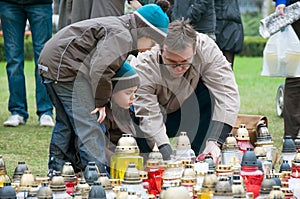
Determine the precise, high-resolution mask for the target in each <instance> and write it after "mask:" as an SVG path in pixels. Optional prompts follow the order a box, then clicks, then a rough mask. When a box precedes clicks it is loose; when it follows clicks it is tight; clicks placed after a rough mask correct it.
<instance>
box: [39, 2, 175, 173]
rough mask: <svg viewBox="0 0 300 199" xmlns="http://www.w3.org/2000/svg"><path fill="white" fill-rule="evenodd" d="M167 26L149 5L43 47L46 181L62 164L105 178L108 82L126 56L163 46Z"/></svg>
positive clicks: (61, 34) (72, 30)
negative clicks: (50, 123)
mask: <svg viewBox="0 0 300 199" xmlns="http://www.w3.org/2000/svg"><path fill="white" fill-rule="evenodd" d="M168 25H169V18H168V16H167V15H166V13H164V12H163V10H162V9H161V7H160V6H158V5H155V4H148V5H145V6H143V7H141V8H139V9H138V10H136V11H135V12H134V13H133V14H127V15H123V16H120V17H112V16H110V17H99V18H93V19H88V20H84V21H80V22H76V23H73V24H71V25H69V26H66V27H65V28H63V29H61V30H60V31H58V32H57V33H56V34H55V35H54V36H53V37H52V38H51V39H50V40H49V41H48V42H47V43H46V45H45V47H44V49H43V50H42V53H41V56H40V59H39V67H40V74H41V76H42V78H43V79H44V84H45V85H46V88H47V90H48V92H49V94H50V97H51V100H52V102H53V104H54V106H55V108H56V123H55V126H54V128H53V131H52V138H51V141H50V155H49V162H48V168H49V175H51V173H52V172H53V171H54V170H55V171H61V169H62V166H63V164H64V163H65V162H66V161H68V162H71V163H72V165H73V167H74V170H75V171H76V172H79V171H81V170H83V169H84V168H85V167H86V166H87V164H88V162H90V161H93V162H95V163H96V165H97V166H98V167H99V170H100V171H102V172H106V170H105V167H106V163H107V161H106V156H105V145H106V144H105V134H104V133H105V129H104V126H103V124H102V122H103V120H104V119H105V116H106V113H105V110H106V108H105V107H106V106H107V105H108V104H109V102H110V98H111V96H112V88H113V84H112V78H113V76H114V75H115V74H116V73H117V72H118V71H119V70H120V68H121V66H122V65H123V64H124V62H125V60H126V59H127V57H128V55H129V54H132V52H134V51H137V50H139V49H140V48H146V47H145V45H144V44H145V43H148V44H149V45H151V46H152V45H153V44H154V43H160V42H162V41H163V39H164V38H165V35H166V32H167V29H168ZM148 40H149V42H148ZM146 41H147V42H146ZM141 46H142V47H141ZM151 46H149V47H151ZM100 124H101V125H100ZM75 138H77V142H76V144H74V143H75V141H74V139H75ZM74 145H75V146H74ZM77 152H78V153H77Z"/></svg>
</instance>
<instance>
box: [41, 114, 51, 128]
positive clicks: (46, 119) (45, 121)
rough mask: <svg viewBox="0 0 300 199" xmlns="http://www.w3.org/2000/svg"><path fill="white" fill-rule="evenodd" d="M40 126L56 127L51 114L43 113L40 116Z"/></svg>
mask: <svg viewBox="0 0 300 199" xmlns="http://www.w3.org/2000/svg"><path fill="white" fill-rule="evenodd" d="M40 126H44V127H54V123H53V120H52V117H51V116H50V115H46V114H44V115H42V116H41V118H40Z"/></svg>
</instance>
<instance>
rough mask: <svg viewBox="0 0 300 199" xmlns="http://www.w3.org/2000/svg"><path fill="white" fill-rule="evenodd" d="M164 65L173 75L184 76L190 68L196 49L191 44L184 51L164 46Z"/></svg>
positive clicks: (176, 76)
mask: <svg viewBox="0 0 300 199" xmlns="http://www.w3.org/2000/svg"><path fill="white" fill-rule="evenodd" d="M161 56H162V61H163V63H162V64H161V65H162V66H163V67H167V69H168V71H169V73H170V74H171V75H172V77H175V78H178V77H182V76H183V75H184V73H185V72H186V71H187V70H188V69H189V68H190V66H191V63H192V61H193V57H194V51H193V48H192V47H191V46H187V47H186V48H185V49H184V50H183V51H180V52H179V51H172V50H168V47H167V46H164V48H163V51H162V54H161Z"/></svg>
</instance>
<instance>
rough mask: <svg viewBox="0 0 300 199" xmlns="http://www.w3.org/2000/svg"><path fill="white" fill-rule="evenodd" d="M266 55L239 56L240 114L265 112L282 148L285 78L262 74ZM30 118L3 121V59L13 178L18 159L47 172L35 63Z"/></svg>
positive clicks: (2, 145) (1, 140)
mask: <svg viewBox="0 0 300 199" xmlns="http://www.w3.org/2000/svg"><path fill="white" fill-rule="evenodd" d="M261 68H262V58H247V57H243V58H241V57H237V58H236V60H235V65H234V73H235V76H236V80H237V83H238V86H239V92H240V95H241V109H240V113H244V114H255V115H257V114H259V115H265V116H267V118H268V121H269V131H270V134H271V136H272V137H273V140H274V141H275V145H276V146H277V147H278V148H279V149H281V145H282V135H283V119H282V118H279V117H277V115H276V111H275V96H276V91H277V88H278V86H279V85H280V84H281V83H283V82H284V79H283V78H271V77H262V76H260V72H261ZM25 73H26V85H27V99H28V109H29V114H30V116H29V119H28V122H27V124H26V125H23V126H19V127H16V128H5V127H3V125H2V123H3V122H4V121H5V120H6V119H7V117H8V116H9V115H10V113H9V112H8V110H7V104H8V84H7V77H6V70H5V62H0V81H1V84H0V106H1V108H0V154H1V155H2V156H3V159H4V161H5V163H6V168H7V171H8V175H9V176H10V177H12V175H13V172H14V169H15V167H16V166H17V163H18V161H25V162H26V164H27V166H28V167H29V169H30V170H31V171H32V173H33V174H35V175H45V174H46V173H47V163H48V147H49V141H50V138H51V129H50V128H42V127H39V123H38V117H37V116H36V114H35V110H36V108H35V98H34V96H35V94H34V91H35V88H34V75H33V63H32V62H26V63H25Z"/></svg>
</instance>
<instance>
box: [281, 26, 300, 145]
mask: <svg viewBox="0 0 300 199" xmlns="http://www.w3.org/2000/svg"><path fill="white" fill-rule="evenodd" d="M292 27H293V28H294V30H295V32H296V34H297V36H298V38H300V20H298V21H296V22H294V23H293V24H292ZM283 106H284V107H283V118H284V135H291V136H292V137H293V138H294V139H295V138H296V137H297V134H298V132H299V131H300V77H295V78H286V79H285V86H284V104H283Z"/></svg>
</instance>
